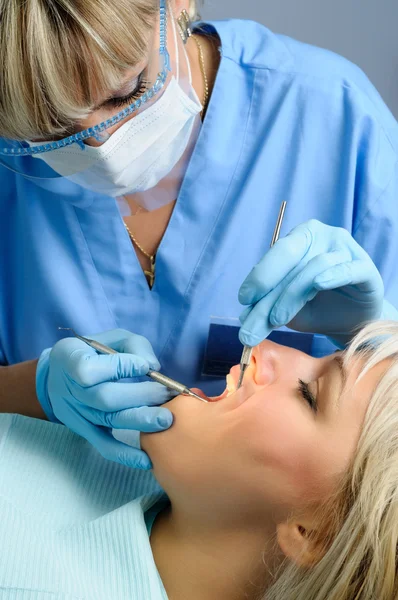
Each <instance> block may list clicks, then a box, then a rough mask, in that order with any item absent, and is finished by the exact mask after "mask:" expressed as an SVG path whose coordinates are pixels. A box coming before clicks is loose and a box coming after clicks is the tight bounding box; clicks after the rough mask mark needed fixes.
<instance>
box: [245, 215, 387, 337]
mask: <svg viewBox="0 0 398 600" xmlns="http://www.w3.org/2000/svg"><path fill="white" fill-rule="evenodd" d="M383 296H384V286H383V281H382V278H381V276H380V273H379V272H378V270H377V268H376V266H375V265H374V264H373V262H372V260H371V258H370V257H369V256H368V254H367V253H366V252H365V250H363V248H361V246H359V244H358V243H357V242H356V241H355V240H354V239H353V237H352V236H351V235H350V234H349V233H348V231H346V230H345V229H341V228H340V227H331V226H329V225H324V224H323V223H320V222H319V221H316V220H313V219H312V220H310V221H307V222H306V223H303V224H301V225H298V226H297V227H295V228H294V229H293V230H292V231H291V232H290V233H289V235H287V236H286V237H284V238H281V239H280V240H278V241H277V242H276V244H275V245H274V246H273V247H272V248H271V249H270V250H269V251H268V252H267V254H266V255H265V256H264V258H263V259H262V260H261V261H260V262H259V263H258V264H257V265H256V266H255V267H254V269H253V270H252V271H251V273H250V274H249V275H248V277H247V278H246V279H245V281H244V282H243V284H242V286H241V288H240V291H239V301H240V302H241V303H242V304H245V305H249V306H248V308H247V309H246V310H245V311H244V312H243V313H242V315H241V317H240V320H241V323H242V327H241V330H240V333H239V337H240V341H241V342H242V343H243V344H247V345H249V346H255V345H257V344H259V343H260V342H262V341H263V340H264V339H265V338H266V337H267V336H268V335H269V334H270V333H271V331H272V330H273V329H275V328H276V327H280V326H282V325H288V326H289V327H290V328H291V329H295V330H297V331H304V332H312V333H322V334H324V335H327V336H328V337H330V338H331V339H332V341H333V342H334V343H336V344H337V345H338V346H340V347H343V346H344V345H345V344H346V343H347V342H348V341H349V340H350V339H351V337H352V332H353V330H354V329H355V328H356V327H358V326H359V325H361V324H362V323H365V322H366V321H369V320H372V319H378V318H380V317H381V315H382V311H383Z"/></svg>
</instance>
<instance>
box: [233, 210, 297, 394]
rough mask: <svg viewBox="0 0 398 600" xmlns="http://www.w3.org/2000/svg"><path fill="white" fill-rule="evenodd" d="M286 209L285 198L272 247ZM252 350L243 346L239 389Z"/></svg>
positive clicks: (276, 239) (276, 238) (277, 236)
mask: <svg viewBox="0 0 398 600" xmlns="http://www.w3.org/2000/svg"><path fill="white" fill-rule="evenodd" d="M285 209H286V201H285V200H284V201H283V202H282V204H281V207H280V209H279V215H278V220H277V221H276V225H275V229H274V235H273V236H272V240H271V244H270V248H272V246H273V245H274V244H275V242H277V241H278V238H279V233H280V231H281V226H282V221H283V217H284V216H285ZM252 352H253V348H252V347H251V346H243V352H242V356H241V359H240V373H239V380H238V385H237V388H236V389H237V390H238V389H239V388H240V386H241V385H242V381H243V377H244V375H245V371H246V369H247V367H248V366H249V365H250V361H251V357H252Z"/></svg>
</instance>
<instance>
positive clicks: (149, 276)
mask: <svg viewBox="0 0 398 600" xmlns="http://www.w3.org/2000/svg"><path fill="white" fill-rule="evenodd" d="M124 226H125V228H126V230H127V233H128V234H129V236H130V240H131V241H132V242H133V244H135V245H136V246H137V248H138V250H140V251H141V252H142V254H143V255H144V256H146V257H147V258H149V260H150V261H151V268H150V271H147V270H145V269H144V275H145V277H146V278H147V279H148V285H149V287H150V288H152V286H153V282H154V280H155V266H156V264H155V260H156V252H155V253H154V254H149V252H146V250H144V248H143V247H142V246H141V245H140V244H139V243H138V242H137V240H136V239H135V237H134V235H133V234H132V232H131V231H130V228H129V227H128V225H127V224H126V223H124Z"/></svg>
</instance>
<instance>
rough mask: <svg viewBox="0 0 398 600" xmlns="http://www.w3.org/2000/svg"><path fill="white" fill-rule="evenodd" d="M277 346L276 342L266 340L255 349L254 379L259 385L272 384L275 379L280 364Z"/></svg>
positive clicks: (253, 357) (253, 355) (253, 359)
mask: <svg viewBox="0 0 398 600" xmlns="http://www.w3.org/2000/svg"><path fill="white" fill-rule="evenodd" d="M277 348H278V346H277V345H276V344H273V343H272V342H269V341H268V340H266V341H264V342H262V343H261V344H259V345H258V346H256V347H255V348H254V349H253V354H252V361H253V366H254V373H253V379H254V382H255V383H256V384H257V385H270V384H271V383H273V381H274V380H275V378H276V372H277V364H278V356H277V352H276V349H277Z"/></svg>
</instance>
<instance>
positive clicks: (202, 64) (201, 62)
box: [124, 35, 209, 289]
mask: <svg viewBox="0 0 398 600" xmlns="http://www.w3.org/2000/svg"><path fill="white" fill-rule="evenodd" d="M191 37H192V39H193V40H194V41H195V44H196V45H197V47H198V54H199V65H200V71H201V73H202V77H203V86H204V93H203V110H202V113H201V114H202V117H203V115H204V113H205V111H206V107H207V101H208V99H209V82H208V79H207V74H206V68H205V59H204V54H203V48H202V44H201V43H200V42H199V40H198V39H196V38H197V36H196V35H192V36H191ZM140 208H141V207H139V208H138V210H137V212H135V213H134V215H133V216H135V215H137V214H138V213H139V212H140ZM124 226H125V228H126V230H127V233H128V234H129V237H130V240H131V241H132V243H133V244H135V245H136V246H137V248H138V250H140V252H142V254H143V255H144V256H146V257H147V258H149V260H150V262H151V267H150V270H149V271H148V270H145V269H144V275H145V277H146V278H147V280H148V285H149V288H150V289H152V286H153V282H154V281H155V267H156V252H154V254H149V252H147V251H146V250H144V248H143V247H142V246H141V245H140V244H139V243H138V242H137V240H136V238H135V236H134V235H133V233H132V231H131V230H130V228H129V227H128V226H127V224H126V223H124Z"/></svg>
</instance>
